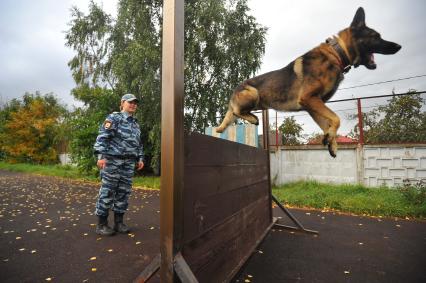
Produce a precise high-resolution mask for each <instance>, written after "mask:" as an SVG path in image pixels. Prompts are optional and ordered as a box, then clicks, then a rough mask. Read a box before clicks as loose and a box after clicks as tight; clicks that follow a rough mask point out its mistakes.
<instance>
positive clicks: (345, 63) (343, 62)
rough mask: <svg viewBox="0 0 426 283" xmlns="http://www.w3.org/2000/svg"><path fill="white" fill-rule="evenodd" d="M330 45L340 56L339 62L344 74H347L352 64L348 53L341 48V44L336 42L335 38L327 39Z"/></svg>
mask: <svg viewBox="0 0 426 283" xmlns="http://www.w3.org/2000/svg"><path fill="white" fill-rule="evenodd" d="M325 42H326V43H327V44H328V45H330V46H331V47H332V48H333V49H334V51H336V53H337V54H338V55H339V56H338V61H339V64H340V67H341V69H342V72H343V73H344V74H346V73H347V72H349V70H350V69H351V63H350V61H349V58H348V56H347V55H346V52H345V51H344V50H343V48H342V46H340V44H339V42H338V41H337V40H336V38H335V37H332V38H327V40H326V41H325Z"/></svg>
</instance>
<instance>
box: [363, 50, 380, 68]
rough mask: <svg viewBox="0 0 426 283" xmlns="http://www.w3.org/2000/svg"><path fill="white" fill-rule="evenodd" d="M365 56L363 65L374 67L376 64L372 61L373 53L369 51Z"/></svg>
mask: <svg viewBox="0 0 426 283" xmlns="http://www.w3.org/2000/svg"><path fill="white" fill-rule="evenodd" d="M366 57H367V63H366V64H365V66H366V67H367V68H368V69H370V70H373V69H376V67H377V65H376V62H374V54H373V53H369V54H367V56H366Z"/></svg>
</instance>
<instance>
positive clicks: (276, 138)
mask: <svg viewBox="0 0 426 283" xmlns="http://www.w3.org/2000/svg"><path fill="white" fill-rule="evenodd" d="M275 146H276V150H277V151H278V111H275Z"/></svg>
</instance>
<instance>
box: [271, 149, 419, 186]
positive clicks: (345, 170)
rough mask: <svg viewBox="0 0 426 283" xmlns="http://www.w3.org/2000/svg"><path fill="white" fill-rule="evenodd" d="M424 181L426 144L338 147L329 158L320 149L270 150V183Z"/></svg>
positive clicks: (389, 182)
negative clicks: (301, 181) (304, 181)
mask: <svg viewBox="0 0 426 283" xmlns="http://www.w3.org/2000/svg"><path fill="white" fill-rule="evenodd" d="M405 179H407V180H409V181H411V182H418V181H420V180H424V181H426V145H365V146H363V147H361V146H358V145H346V146H342V145H340V146H339V151H338V152H337V157H336V158H332V157H331V156H330V155H329V154H328V150H327V149H325V147H322V146H299V147H280V148H279V149H278V150H272V151H271V180H272V181H273V182H274V183H275V184H277V185H279V184H284V183H289V182H294V181H299V180H317V181H320V182H332V183H351V184H356V183H361V184H364V185H366V186H380V185H383V184H384V185H387V186H390V187H394V186H398V185H401V184H402V182H403V180H405Z"/></svg>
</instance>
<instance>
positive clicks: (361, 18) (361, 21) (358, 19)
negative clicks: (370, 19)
mask: <svg viewBox="0 0 426 283" xmlns="http://www.w3.org/2000/svg"><path fill="white" fill-rule="evenodd" d="M362 27H365V12H364V9H363V8H362V7H359V8H358V10H356V14H355V17H354V19H353V20H352V23H351V28H354V29H357V28H362Z"/></svg>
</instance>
